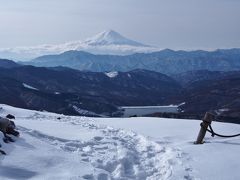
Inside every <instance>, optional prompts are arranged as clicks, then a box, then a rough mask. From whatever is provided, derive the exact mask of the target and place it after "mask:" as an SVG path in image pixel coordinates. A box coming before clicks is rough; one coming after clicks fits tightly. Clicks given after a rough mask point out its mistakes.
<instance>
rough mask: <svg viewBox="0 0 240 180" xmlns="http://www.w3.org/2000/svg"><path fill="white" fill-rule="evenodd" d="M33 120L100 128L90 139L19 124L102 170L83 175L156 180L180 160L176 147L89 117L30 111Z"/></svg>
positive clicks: (168, 174) (187, 176)
mask: <svg viewBox="0 0 240 180" xmlns="http://www.w3.org/2000/svg"><path fill="white" fill-rule="evenodd" d="M29 118H31V119H33V120H44V119H48V120H49V119H51V120H54V121H62V122H70V123H71V124H73V125H77V126H81V127H84V128H87V129H89V130H92V131H100V132H101V134H102V135H101V136H95V137H94V138H92V139H91V140H88V141H81V140H68V139H63V138H58V137H54V136H50V135H46V134H44V133H42V132H40V131H36V130H31V129H27V128H24V127H19V129H20V130H21V131H22V132H23V133H27V134H29V135H31V136H33V137H35V138H38V139H40V140H42V141H45V142H47V143H50V144H52V145H54V146H56V147H57V148H60V149H62V150H64V151H67V152H73V153H78V154H79V159H80V160H81V161H84V162H86V163H91V164H92V166H93V167H94V168H96V169H98V170H99V169H100V170H102V173H101V174H98V175H97V176H96V175H94V173H93V174H87V175H85V176H83V178H84V179H99V180H105V179H106V180H107V179H116V180H131V179H132V180H133V179H139V180H142V179H143V180H144V179H148V180H160V179H163V180H164V179H171V175H172V168H173V166H174V165H175V164H177V163H180V160H179V159H180V158H179V156H180V154H181V152H180V151H176V150H174V149H172V148H166V147H163V146H161V145H160V144H158V143H156V142H154V141H151V140H149V139H148V138H146V137H144V136H142V135H139V134H137V133H135V132H131V131H125V130H122V129H115V128H111V127H106V126H99V125H95V124H94V123H90V122H89V121H90V120H89V119H80V118H73V117H66V118H61V120H56V117H53V116H52V117H51V116H49V117H45V116H44V117H42V116H40V117H39V116H38V115H34V116H32V117H29ZM182 179H193V178H191V175H190V174H189V168H185V174H184V176H183V178H182Z"/></svg>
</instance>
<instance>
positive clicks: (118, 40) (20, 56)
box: [0, 30, 159, 61]
mask: <svg viewBox="0 0 240 180" xmlns="http://www.w3.org/2000/svg"><path fill="white" fill-rule="evenodd" d="M71 50H77V51H86V52H89V53H93V54H109V55H129V54H134V53H148V52H154V51H158V50H159V49H158V48H155V47H152V46H148V45H144V44H142V43H139V42H137V41H133V40H131V39H128V38H126V37H124V36H122V35H121V34H119V33H118V32H116V31H113V30H107V31H103V32H101V33H99V34H97V35H95V36H93V37H91V38H88V39H86V40H84V41H72V42H67V43H63V44H56V45H51V44H46V45H38V46H33V47H16V48H6V49H0V57H1V58H8V59H14V60H21V61H24V60H29V59H33V58H36V57H39V56H43V55H50V54H60V53H63V52H66V51H71Z"/></svg>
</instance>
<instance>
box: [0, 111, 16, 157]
mask: <svg viewBox="0 0 240 180" xmlns="http://www.w3.org/2000/svg"><path fill="white" fill-rule="evenodd" d="M6 117H8V118H10V119H15V117H14V116H11V117H10V116H9V115H7V116H6ZM8 118H3V117H0V131H1V132H2V133H3V135H4V137H3V141H4V142H5V143H8V142H14V140H13V139H12V138H11V137H10V136H8V135H7V134H11V135H14V136H19V135H20V133H19V132H18V131H16V130H15V128H16V125H15V123H14V122H13V121H12V120H9V119H8ZM0 147H1V144H0ZM0 153H2V154H6V153H5V152H4V151H3V150H0Z"/></svg>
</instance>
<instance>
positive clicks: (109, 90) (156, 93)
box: [0, 66, 181, 115]
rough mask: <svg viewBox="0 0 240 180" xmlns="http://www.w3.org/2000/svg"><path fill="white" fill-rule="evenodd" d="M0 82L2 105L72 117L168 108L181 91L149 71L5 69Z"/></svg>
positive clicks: (0, 70)
mask: <svg viewBox="0 0 240 180" xmlns="http://www.w3.org/2000/svg"><path fill="white" fill-rule="evenodd" d="M0 79H1V81H0V103H5V104H10V105H13V106H18V107H23V108H29V109H37V110H47V111H52V112H58V113H64V114H72V115H96V114H105V115H113V114H116V113H118V106H123V105H124V106H131V105H132V106H133V105H164V104H168V103H169V102H168V99H171V98H170V97H171V96H176V95H177V94H178V93H179V92H180V90H181V87H180V85H179V84H178V83H177V82H176V81H175V80H173V79H172V78H171V77H168V76H166V75H163V74H161V73H157V72H151V71H147V70H134V71H130V72H125V73H124V72H118V73H116V72H112V73H100V72H98V73H96V72H81V71H77V70H73V69H69V68H64V67H55V68H39V67H33V66H19V67H13V68H11V69H7V68H4V67H3V66H2V68H0Z"/></svg>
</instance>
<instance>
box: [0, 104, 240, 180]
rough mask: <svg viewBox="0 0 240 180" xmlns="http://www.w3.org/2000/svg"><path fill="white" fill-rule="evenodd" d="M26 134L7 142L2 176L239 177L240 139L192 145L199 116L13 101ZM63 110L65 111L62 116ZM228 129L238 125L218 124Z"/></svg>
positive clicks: (238, 128)
mask: <svg viewBox="0 0 240 180" xmlns="http://www.w3.org/2000/svg"><path fill="white" fill-rule="evenodd" d="M0 107H3V109H2V110H0V115H6V114H8V113H11V114H14V115H16V117H17V119H16V123H17V125H18V128H19V130H20V132H21V137H20V138H19V139H16V142H15V143H11V144H4V143H3V142H2V141H1V144H2V145H3V147H2V149H4V150H5V151H6V152H7V153H8V155H7V156H0V164H1V168H0V179H98V180H105V179H121V180H122V179H140V180H141V179H149V180H159V179H209V180H210V179H211V180H212V179H216V180H217V179H230V180H231V179H239V178H240V174H239V173H238V169H239V166H240V162H239V156H240V155H239V144H240V139H239V138H231V139H221V138H210V136H208V137H207V139H206V140H207V143H206V144H204V145H193V141H194V140H195V137H196V134H197V131H198V129H199V121H189V120H174V119H160V118H125V119H123V118H119V119H110V118H85V117H70V116H63V115H58V114H53V113H47V112H36V111H30V110H23V109H18V108H13V107H10V106H7V105H0ZM59 117H60V118H59ZM214 128H216V130H218V131H220V132H223V133H236V132H239V131H240V126H239V125H234V124H223V123H214Z"/></svg>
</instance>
